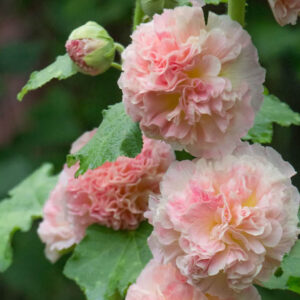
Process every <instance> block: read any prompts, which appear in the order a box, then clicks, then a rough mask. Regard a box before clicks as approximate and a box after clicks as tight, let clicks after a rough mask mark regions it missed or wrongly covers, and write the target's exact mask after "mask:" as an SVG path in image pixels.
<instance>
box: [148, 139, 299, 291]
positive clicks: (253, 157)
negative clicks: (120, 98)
mask: <svg viewBox="0 0 300 300" xmlns="http://www.w3.org/2000/svg"><path fill="white" fill-rule="evenodd" d="M294 173H295V172H294V170H293V168H292V167H291V166H290V165H289V164H288V163H286V162H284V161H283V160H282V158H281V157H280V155H279V154H278V153H277V152H275V151H274V150H273V149H271V148H264V147H262V146H260V145H252V146H250V145H248V144H244V145H243V146H240V147H238V148H237V149H236V150H235V151H234V153H233V154H232V155H228V156H226V157H225V158H223V159H222V160H214V161H212V160H210V161H208V160H205V159H198V160H194V161H182V162H176V163H173V164H172V165H171V166H170V168H169V170H168V171H167V173H166V175H165V176H164V178H163V181H162V183H161V196H158V197H155V196H154V197H152V198H151V200H150V203H149V207H150V210H149V212H147V213H146V216H147V217H148V218H149V220H150V222H151V223H152V224H153V226H154V231H153V233H152V235H151V236H150V240H149V244H150V248H151V250H152V252H153V254H154V257H155V258H156V259H157V260H158V261H160V262H162V263H170V262H171V263H173V264H175V265H176V266H177V267H178V269H179V270H180V272H181V274H183V275H184V276H186V277H187V278H188V281H189V282H190V283H192V284H194V285H195V286H197V287H199V288H200V289H201V290H202V291H203V292H208V293H211V294H212V295H216V296H224V295H225V296H228V297H229V296H230V295H231V294H232V292H237V293H239V292H241V291H243V290H244V289H245V288H248V287H249V286H250V285H251V284H252V283H253V282H255V283H261V282H262V281H265V280H267V279H268V278H269V277H270V276H271V274H272V272H273V271H274V269H276V267H278V266H279V264H280V261H281V260H282V258H283V256H284V254H285V253H287V252H289V251H290V249H291V247H292V246H293V245H294V243H295V241H296V240H297V235H298V233H299V230H298V229H297V224H298V217H297V212H298V208H299V194H298V191H297V189H296V188H295V187H294V186H292V184H291V181H290V177H291V176H292V175H294ZM178 178H180V180H178Z"/></svg>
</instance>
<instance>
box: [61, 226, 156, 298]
mask: <svg viewBox="0 0 300 300" xmlns="http://www.w3.org/2000/svg"><path fill="white" fill-rule="evenodd" d="M151 231H152V227H151V225H149V224H148V223H146V222H144V223H142V224H141V225H140V227H139V228H138V229H137V230H135V231H114V230H112V229H109V228H106V227H103V226H99V225H93V226H91V227H89V228H88V229H87V232H86V236H85V238H84V239H83V240H82V241H81V243H80V244H79V245H78V246H76V248H75V251H74V253H73V255H72V257H71V258H70V259H69V260H68V262H67V264H66V266H65V269H64V274H65V275H66V276H67V277H68V278H70V279H73V280H75V281H76V282H77V284H78V285H79V286H80V287H81V289H82V290H83V291H84V293H85V294H86V296H87V299H88V300H99V299H105V300H112V299H114V300H115V299H122V297H123V296H125V293H126V291H127V288H128V286H129V285H130V284H132V283H133V282H135V280H136V278H137V276H138V275H139V273H140V272H141V270H142V269H143V268H144V266H145V265H146V264H147V262H148V261H149V260H150V259H151V253H150V250H149V248H148V245H147V238H148V236H149V235H150V233H151Z"/></svg>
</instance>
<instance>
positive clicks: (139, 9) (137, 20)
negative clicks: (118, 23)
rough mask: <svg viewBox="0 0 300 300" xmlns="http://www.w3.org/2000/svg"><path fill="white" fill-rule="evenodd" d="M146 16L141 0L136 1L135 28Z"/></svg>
mask: <svg viewBox="0 0 300 300" xmlns="http://www.w3.org/2000/svg"><path fill="white" fill-rule="evenodd" d="M143 17H144V12H143V10H142V7H141V0H136V1H135V9H134V16H133V30H135V29H136V27H137V26H138V25H139V24H140V23H142V20H143Z"/></svg>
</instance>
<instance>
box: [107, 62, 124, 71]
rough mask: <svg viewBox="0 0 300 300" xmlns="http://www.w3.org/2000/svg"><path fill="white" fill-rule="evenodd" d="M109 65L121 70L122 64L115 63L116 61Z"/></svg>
mask: <svg viewBox="0 0 300 300" xmlns="http://www.w3.org/2000/svg"><path fill="white" fill-rule="evenodd" d="M110 66H111V67H113V68H115V69H117V70H119V71H122V66H121V65H120V64H118V63H116V62H113V63H111V65H110Z"/></svg>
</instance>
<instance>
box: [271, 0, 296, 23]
mask: <svg viewBox="0 0 300 300" xmlns="http://www.w3.org/2000/svg"><path fill="white" fill-rule="evenodd" d="M269 3H270V6H271V9H272V11H273V14H274V17H275V19H276V21H277V22H278V23H279V24H280V25H281V26H284V25H287V24H292V25H295V24H296V23H297V18H298V16H299V15H300V1H299V0H269Z"/></svg>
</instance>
